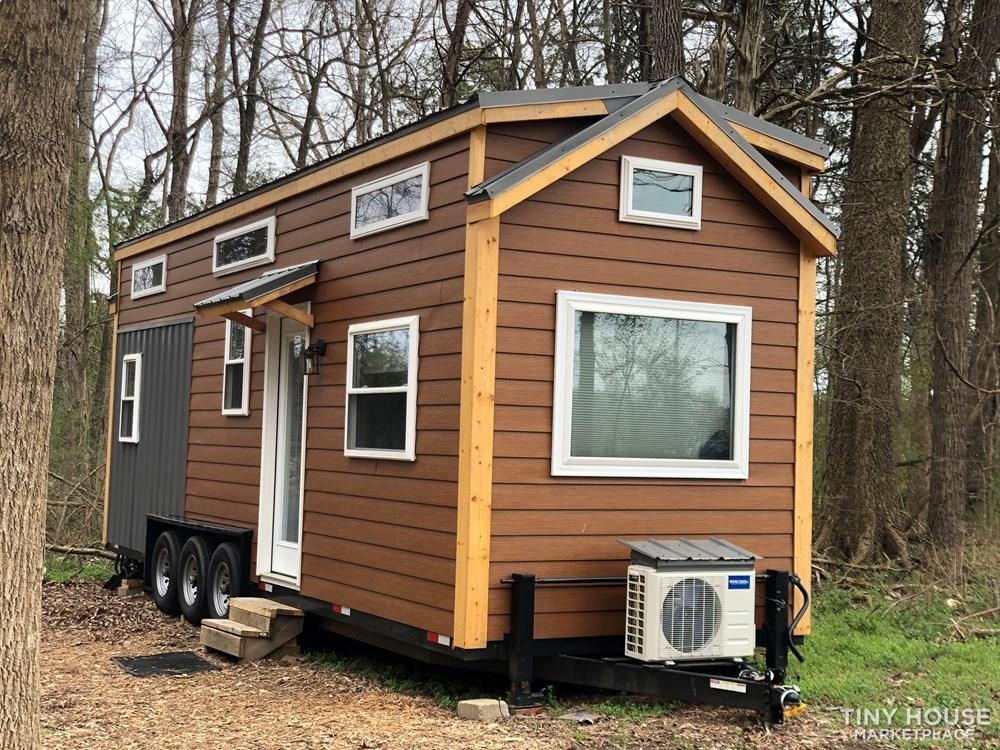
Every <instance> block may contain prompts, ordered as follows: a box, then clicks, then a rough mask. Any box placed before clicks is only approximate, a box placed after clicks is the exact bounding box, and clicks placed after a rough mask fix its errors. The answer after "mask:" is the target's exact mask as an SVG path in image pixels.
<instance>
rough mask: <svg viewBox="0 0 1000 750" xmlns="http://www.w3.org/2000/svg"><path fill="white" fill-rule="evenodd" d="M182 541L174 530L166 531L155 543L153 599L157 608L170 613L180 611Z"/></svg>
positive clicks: (152, 580) (174, 613)
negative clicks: (179, 582)
mask: <svg viewBox="0 0 1000 750" xmlns="http://www.w3.org/2000/svg"><path fill="white" fill-rule="evenodd" d="M180 556H181V543H180V540H179V539H178V538H177V534H176V533H175V532H173V531H164V532H163V533H162V534H160V536H159V537H157V539H156V544H154V545H153V557H152V561H153V568H152V570H151V572H150V578H151V582H152V584H153V586H152V588H153V601H154V602H156V608H157V609H158V610H160V611H161V612H163V613H165V614H168V615H176V614H177V613H178V612H179V611H180V603H179V602H178V597H177V588H178V586H177V583H178V571H179V570H180Z"/></svg>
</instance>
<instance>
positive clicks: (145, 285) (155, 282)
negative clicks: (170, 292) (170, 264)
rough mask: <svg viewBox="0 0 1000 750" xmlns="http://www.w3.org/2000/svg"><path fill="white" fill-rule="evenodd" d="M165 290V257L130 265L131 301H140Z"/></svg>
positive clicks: (161, 256)
mask: <svg viewBox="0 0 1000 750" xmlns="http://www.w3.org/2000/svg"><path fill="white" fill-rule="evenodd" d="M166 290H167V256H166V255H159V256H157V257H155V258H150V259H149V260H144V261H141V262H139V263H134V264H133V265H132V299H141V298H142V297H148V296H149V295H150V294H159V293H160V292H165V291H166Z"/></svg>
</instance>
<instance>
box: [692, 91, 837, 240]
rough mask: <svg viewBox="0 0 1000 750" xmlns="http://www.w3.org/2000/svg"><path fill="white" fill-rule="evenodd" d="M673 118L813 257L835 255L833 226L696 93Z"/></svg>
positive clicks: (798, 190) (835, 228) (834, 228)
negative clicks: (799, 241) (699, 99)
mask: <svg viewBox="0 0 1000 750" xmlns="http://www.w3.org/2000/svg"><path fill="white" fill-rule="evenodd" d="M673 114H674V117H675V118H677V119H678V120H679V121H680V122H681V125H683V126H684V127H685V129H686V130H687V131H688V132H689V133H690V134H691V135H692V136H693V137H694V139H695V140H697V141H698V142H699V143H700V144H701V146H702V147H703V148H704V149H705V150H706V151H708V152H709V153H710V154H711V155H712V156H713V157H714V158H715V159H716V160H717V161H719V162H720V163H721V164H722V165H723V166H725V167H726V168H727V169H728V171H729V172H730V173H731V174H732V175H733V176H734V177H736V179H737V180H738V181H739V182H740V184H741V185H743V187H744V188H746V189H747V191H748V192H750V194H751V195H753V196H754V197H755V198H757V200H759V201H760V202H761V203H762V204H763V205H764V206H766V207H767V208H768V209H769V210H770V211H771V212H772V213H774V215H775V216H776V217H777V218H778V219H779V220H781V222H782V223H783V224H784V225H785V226H786V227H788V228H789V230H791V231H792V233H794V234H795V235H796V236H797V237H798V238H799V239H800V240H801V241H802V243H803V247H804V248H806V249H808V250H809V251H810V252H811V253H812V254H814V255H817V256H827V255H836V252H837V235H838V230H837V227H836V226H835V225H834V224H833V223H832V222H831V221H830V220H829V219H828V218H827V217H826V215H824V214H823V212H822V211H820V210H819V209H818V208H817V207H816V206H815V204H813V202H812V201H811V200H810V199H809V198H808V197H807V196H805V195H803V194H802V192H801V190H800V187H799V186H797V185H792V184H791V183H790V182H789V181H788V180H787V179H785V177H784V176H783V175H782V174H781V172H779V171H778V169H777V168H776V167H775V166H774V165H773V164H771V163H770V162H769V161H768V160H767V159H766V158H765V157H764V156H763V155H762V154H760V152H758V151H757V150H756V149H754V147H753V146H751V145H750V144H749V143H747V142H746V140H745V139H744V138H743V137H742V136H741V135H740V134H739V133H737V132H736V130H735V129H734V128H733V127H732V126H731V125H729V123H727V122H725V121H724V120H722V119H721V118H718V117H714V116H713V114H712V113H711V112H710V111H708V110H707V109H706V108H704V107H702V106H701V105H700V104H699V102H698V101H696V100H695V98H693V97H690V96H686V97H684V99H683V101H682V102H681V103H680V104H679V105H678V107H677V108H676V110H675V111H674V113H673Z"/></svg>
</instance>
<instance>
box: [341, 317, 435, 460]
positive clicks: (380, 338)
mask: <svg viewBox="0 0 1000 750" xmlns="http://www.w3.org/2000/svg"><path fill="white" fill-rule="evenodd" d="M419 328H420V326H419V318H418V317H416V316H414V317H409V318H396V319H394V320H382V321H375V322H372V323H359V324H356V325H352V326H351V327H350V328H349V329H348V332H347V418H346V425H345V435H344V455H345V456H355V457H362V458H395V459H399V460H403V461H413V460H414V459H415V458H416V453H415V443H416V426H417V351H418V337H419V335H420V334H419Z"/></svg>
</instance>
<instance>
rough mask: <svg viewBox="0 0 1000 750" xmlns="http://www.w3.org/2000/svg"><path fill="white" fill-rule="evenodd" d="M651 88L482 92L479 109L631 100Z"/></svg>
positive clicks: (625, 86) (619, 86)
mask: <svg viewBox="0 0 1000 750" xmlns="http://www.w3.org/2000/svg"><path fill="white" fill-rule="evenodd" d="M655 86H656V84H650V83H618V84H612V85H608V86H567V87H566V88H560V89H531V90H529V91H483V92H480V94H479V106H480V107H482V108H483V109H491V108H493V107H510V106H520V105H525V104H555V103H559V102H579V101H587V100H594V99H599V100H603V99H619V98H630V99H634V98H636V97H639V96H642V95H643V94H646V93H649V91H650V90H651V89H652V88H655Z"/></svg>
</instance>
